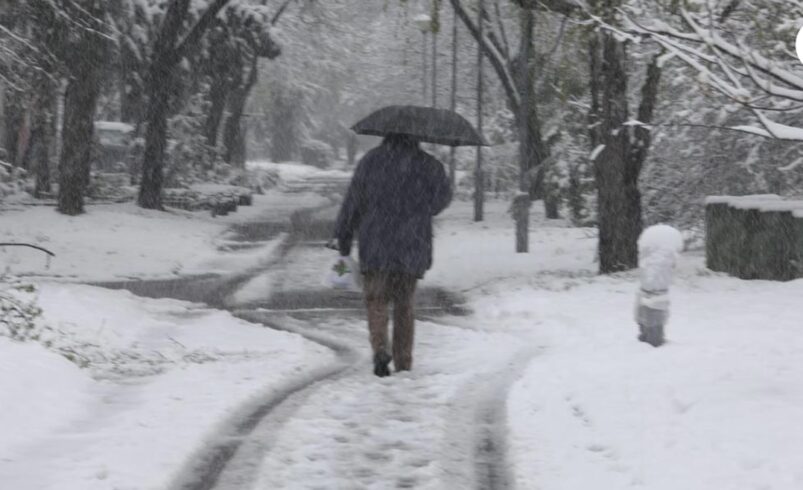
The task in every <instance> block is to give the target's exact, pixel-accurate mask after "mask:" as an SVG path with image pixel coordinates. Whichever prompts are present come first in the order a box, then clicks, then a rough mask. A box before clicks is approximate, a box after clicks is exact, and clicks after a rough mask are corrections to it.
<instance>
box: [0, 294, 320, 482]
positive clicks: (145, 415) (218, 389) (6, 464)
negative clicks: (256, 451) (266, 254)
mask: <svg viewBox="0 0 803 490" xmlns="http://www.w3.org/2000/svg"><path fill="white" fill-rule="evenodd" d="M40 304H41V306H42V307H43V309H44V312H45V313H44V322H45V323H46V324H48V325H50V326H52V328H53V329H55V330H58V331H59V338H60V340H59V343H60V344H63V345H65V346H67V347H70V348H72V349H73V350H74V351H75V352H76V353H77V354H78V355H79V356H80V357H85V358H87V359H88V360H89V361H90V365H89V367H87V368H85V369H79V368H78V367H77V366H76V365H75V364H72V363H70V362H69V361H67V360H66V359H64V358H63V357H61V356H59V355H57V354H55V353H54V352H53V351H51V350H46V349H45V348H44V347H42V346H41V344H38V343H24V344H23V343H15V342H12V341H10V340H8V339H6V338H3V337H0V386H2V393H3V397H2V416H1V417H0V433H2V434H3V437H2V438H0V482H2V488H9V489H10V488H15V489H54V490H55V489H59V490H67V489H70V490H71V489H75V490H89V489H110V488H137V489H160V488H167V486H168V484H169V483H170V482H171V481H172V480H173V479H174V478H176V477H177V475H178V473H179V472H180V471H181V470H182V469H183V466H184V465H185V464H186V462H187V458H188V457H189V456H190V455H191V454H193V453H194V452H195V451H196V450H198V449H199V448H201V447H202V446H203V444H204V442H205V440H206V439H207V438H210V437H212V436H213V435H215V434H216V433H217V432H218V431H219V430H220V429H221V426H222V425H223V424H225V422H226V419H227V418H228V417H230V416H232V415H233V414H235V413H236V412H237V411H239V410H242V408H243V406H244V405H247V404H248V403H249V402H255V401H257V400H259V399H260V398H264V397H266V396H268V395H270V394H271V393H272V392H275V391H276V390H278V389H280V388H283V387H284V385H285V384H286V383H287V381H288V380H290V379H294V378H298V377H303V376H308V375H309V374H310V373H311V372H314V371H315V369H316V368H320V367H322V366H324V365H326V364H327V363H331V362H332V361H333V359H334V357H333V354H332V353H331V352H330V351H329V350H328V349H326V348H324V347H321V346H318V345H316V344H314V343H312V342H309V341H306V340H304V339H303V338H301V337H300V336H298V335H295V334H290V333H284V332H278V331H274V330H270V329H266V328H264V327H261V326H256V325H253V324H250V323H246V322H244V321H241V320H238V319H235V318H234V317H232V316H231V315H230V314H228V313H225V312H221V311H218V310H209V309H206V308H202V307H200V306H197V305H193V304H190V303H183V302H179V301H173V300H149V299H142V298H138V297H135V296H133V295H131V294H130V293H127V292H120V291H108V290H104V289H100V288H95V287H90V286H78V285H45V286H43V288H42V291H41V297H40Z"/></svg>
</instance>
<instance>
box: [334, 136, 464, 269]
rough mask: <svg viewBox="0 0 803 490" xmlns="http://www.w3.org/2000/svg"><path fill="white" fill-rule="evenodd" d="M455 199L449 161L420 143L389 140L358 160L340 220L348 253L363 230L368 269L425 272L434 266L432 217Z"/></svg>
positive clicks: (341, 243)
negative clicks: (445, 163) (448, 174)
mask: <svg viewBox="0 0 803 490" xmlns="http://www.w3.org/2000/svg"><path fill="white" fill-rule="evenodd" d="M451 199H452V190H451V187H450V185H449V180H448V178H447V177H446V173H445V172H444V170H443V164H441V162H439V161H438V160H437V159H435V158H434V157H433V156H432V155H430V154H428V153H426V152H425V151H423V150H421V149H420V148H419V147H418V145H417V144H415V143H410V142H404V141H401V142H400V141H393V140H388V139H386V140H385V141H384V142H383V143H382V144H381V145H380V146H378V147H377V148H374V149H372V150H371V151H369V152H368V153H366V154H365V156H364V157H363V158H362V160H360V162H359V163H358V164H357V169H356V170H355V171H354V176H353V177H352V179H351V185H350V186H349V189H348V193H347V194H346V200H345V201H344V202H343V206H342V208H341V209H340V214H339V215H338V217H337V222H336V224H335V238H337V241H338V248H339V249H340V253H341V254H343V255H349V254H350V253H351V242H352V240H353V238H354V234H355V232H358V233H357V236H358V240H359V243H360V269H361V270H362V271H363V272H369V271H370V272H374V271H387V272H404V273H407V274H413V275H416V276H418V277H422V276H423V275H424V272H426V270H427V269H429V268H430V267H431V266H432V217H433V216H435V215H436V214H438V213H440V212H441V211H443V209H444V208H446V206H448V205H449V202H450V201H451Z"/></svg>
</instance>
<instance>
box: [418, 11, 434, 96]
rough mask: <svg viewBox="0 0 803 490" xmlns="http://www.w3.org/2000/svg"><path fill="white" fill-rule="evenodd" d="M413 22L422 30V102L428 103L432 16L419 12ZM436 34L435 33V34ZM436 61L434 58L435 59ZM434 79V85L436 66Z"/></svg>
mask: <svg viewBox="0 0 803 490" xmlns="http://www.w3.org/2000/svg"><path fill="white" fill-rule="evenodd" d="M413 22H415V24H416V25H417V26H418V29H419V30H420V31H421V102H422V104H426V101H427V84H428V83H429V81H428V77H427V65H428V62H427V33H428V32H431V31H432V17H430V16H429V15H427V14H419V15H416V16H415V18H414V19H413ZM433 36H434V34H433ZM434 42H435V41H434V39H433V48H432V54H433V58H434V55H435V47H434ZM433 63H434V60H433ZM432 71H433V74H432V80H433V87H434V81H435V73H434V71H435V66H434V65H433V67H432ZM434 97H435V95H434V93H433V104H432V105H433V106H434V105H435V103H434Z"/></svg>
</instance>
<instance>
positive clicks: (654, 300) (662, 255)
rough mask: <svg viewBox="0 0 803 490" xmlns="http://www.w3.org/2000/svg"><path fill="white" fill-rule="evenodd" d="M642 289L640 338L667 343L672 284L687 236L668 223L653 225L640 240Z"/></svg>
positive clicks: (638, 314) (638, 310) (638, 301)
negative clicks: (666, 329)
mask: <svg viewBox="0 0 803 490" xmlns="http://www.w3.org/2000/svg"><path fill="white" fill-rule="evenodd" d="M638 247H639V268H640V271H641V288H640V290H639V292H638V295H637V297H636V322H637V323H638V325H639V336H638V339H639V340H640V341H642V342H647V343H648V344H650V345H652V346H654V347H658V346H659V345H661V344H663V343H664V325H666V322H667V320H668V319H669V285H670V284H671V282H672V271H673V269H674V268H675V262H676V261H677V256H678V254H679V253H680V252H682V251H683V237H682V236H681V234H680V232H679V231H678V230H676V229H675V228H672V227H671V226H667V225H656V226H651V227H649V228H647V229H646V230H644V232H642V234H641V236H640V237H639V242H638Z"/></svg>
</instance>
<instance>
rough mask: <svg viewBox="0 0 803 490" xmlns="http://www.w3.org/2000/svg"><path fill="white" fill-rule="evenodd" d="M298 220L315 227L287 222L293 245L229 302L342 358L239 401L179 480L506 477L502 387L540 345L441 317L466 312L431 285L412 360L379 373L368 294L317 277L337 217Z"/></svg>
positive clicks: (421, 299)
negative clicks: (243, 403) (368, 322)
mask: <svg viewBox="0 0 803 490" xmlns="http://www.w3.org/2000/svg"><path fill="white" fill-rule="evenodd" d="M294 221H303V222H304V223H306V224H308V225H309V224H310V223H311V226H306V227H303V228H299V227H295V229H294V230H291V236H290V237H289V240H288V243H290V244H291V245H292V246H288V247H286V248H283V252H282V254H281V256H280V257H277V259H276V260H275V261H273V262H272V264H271V266H270V267H266V268H265V269H264V270H263V271H262V272H261V273H259V274H256V275H255V276H254V277H252V278H250V279H247V280H243V281H240V283H238V284H240V285H241V286H242V287H241V288H240V289H239V290H238V291H232V290H231V289H229V288H227V293H229V292H233V294H232V295H231V297H229V298H228V299H227V300H225V301H224V303H226V304H227V306H228V307H229V308H231V309H233V311H234V313H235V314H236V315H237V316H239V317H240V318H242V319H244V320H247V321H250V322H253V323H262V324H264V325H266V326H269V327H271V328H274V329H277V330H285V331H289V332H293V333H298V334H301V335H302V336H303V337H305V338H306V339H307V340H310V341H313V342H316V343H318V344H320V345H322V346H325V347H328V348H329V349H331V350H332V351H334V352H335V353H336V354H337V360H336V361H335V362H332V363H330V364H329V365H327V366H326V367H325V368H322V369H317V370H316V371H315V372H314V373H311V374H309V373H308V374H309V375H308V376H306V377H304V378H302V379H297V380H296V381H295V382H292V383H290V384H289V385H288V386H287V387H286V388H285V389H283V390H281V391H279V392H274V393H272V394H271V395H270V396H269V397H266V398H265V399H263V400H260V401H259V402H258V403H256V404H251V405H250V406H249V407H245V408H244V409H243V410H241V411H239V412H238V413H237V414H236V415H235V416H234V417H232V418H231V419H230V420H229V421H228V422H227V423H225V424H224V426H225V427H227V429H224V430H222V431H220V432H219V433H218V435H217V436H216V437H215V438H214V440H213V441H211V442H210V443H209V444H208V445H207V446H206V447H205V448H204V449H202V450H201V451H199V453H198V454H196V456H195V457H194V458H193V461H192V462H190V463H189V464H188V465H187V467H186V469H185V472H184V474H183V475H182V476H180V477H179V478H178V479H177V480H176V481H175V482H174V484H173V487H174V488H180V489H183V490H207V489H212V488H215V489H239V488H433V489H434V488H450V487H451V488H455V487H459V488H483V489H495V488H507V486H508V482H509V481H510V479H509V477H508V473H509V469H508V467H507V462H506V458H505V448H506V440H505V439H506V430H507V429H506V427H507V425H506V421H505V420H506V404H505V400H506V396H507V391H508V389H509V387H510V385H511V384H512V383H513V382H514V381H515V380H516V379H517V377H518V375H519V373H520V372H521V370H522V369H523V367H524V365H525V364H526V361H527V360H529V359H530V358H531V357H532V355H533V351H531V350H528V349H526V348H524V347H523V346H522V344H521V342H520V340H519V339H518V338H517V337H516V336H514V335H511V334H509V333H493V332H490V331H487V330H484V329H475V328H470V327H467V326H466V325H463V324H464V323H465V320H464V319H463V318H458V317H449V316H444V314H448V313H450V312H459V311H461V308H460V307H459V305H458V304H456V302H458V301H459V298H456V297H454V296H453V295H450V294H449V293H448V292H447V291H444V290H442V289H433V288H430V287H426V286H425V287H423V288H422V289H421V290H420V291H419V296H418V301H417V302H418V304H419V307H420V308H419V312H420V314H419V321H418V322H417V341H416V354H415V359H416V361H415V369H414V370H413V371H412V372H410V373H404V374H400V375H394V376H392V377H390V378H387V379H379V378H376V377H375V376H373V374H372V373H371V366H370V352H369V349H368V343H367V332H366V329H365V320H364V318H363V313H362V301H361V298H360V296H359V294H353V293H351V294H350V293H342V292H340V293H338V292H334V291H330V290H327V289H325V288H323V287H321V286H320V281H319V278H320V275H321V271H322V270H325V267H326V266H327V263H328V261H329V260H331V254H332V252H331V251H328V250H326V249H324V248H322V247H321V246H320V244H321V243H320V242H321V240H322V239H323V238H324V237H323V236H321V233H323V232H325V230H328V229H329V228H330V225H328V226H326V223H325V222H324V223H321V222H320V220H317V221H316V220H315V219H310V217H309V216H306V217H305V219H302V220H298V219H296V220H294ZM217 297H219V295H218V296H217ZM238 304H239V307H238ZM424 318H426V320H424ZM479 359H482V362H477V360H479Z"/></svg>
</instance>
